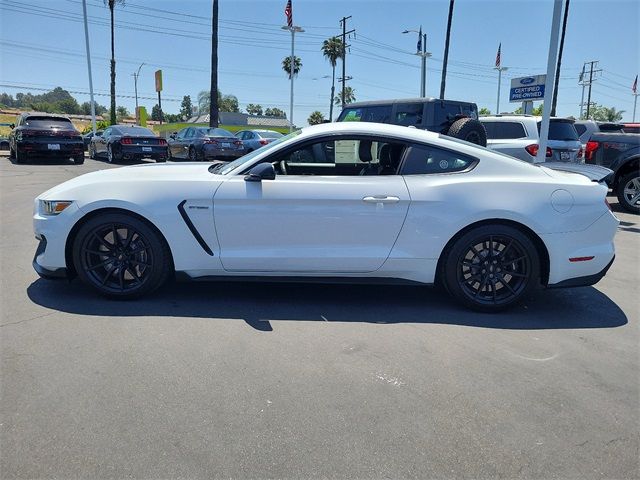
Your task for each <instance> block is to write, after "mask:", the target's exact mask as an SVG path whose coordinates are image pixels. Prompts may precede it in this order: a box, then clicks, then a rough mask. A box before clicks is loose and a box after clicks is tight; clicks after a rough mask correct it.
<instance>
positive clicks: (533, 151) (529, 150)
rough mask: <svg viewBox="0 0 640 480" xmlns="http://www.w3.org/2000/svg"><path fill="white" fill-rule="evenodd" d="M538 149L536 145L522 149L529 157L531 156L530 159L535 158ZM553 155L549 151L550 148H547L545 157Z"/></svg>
mask: <svg viewBox="0 0 640 480" xmlns="http://www.w3.org/2000/svg"><path fill="white" fill-rule="evenodd" d="M539 148H540V146H539V145H538V144H537V143H532V144H531V145H527V146H526V147H524V149H525V150H526V151H527V153H528V154H529V155H531V156H532V157H535V156H536V155H538V149H539ZM552 155H553V152H552V151H551V148H549V147H547V154H546V156H547V157H551V156H552Z"/></svg>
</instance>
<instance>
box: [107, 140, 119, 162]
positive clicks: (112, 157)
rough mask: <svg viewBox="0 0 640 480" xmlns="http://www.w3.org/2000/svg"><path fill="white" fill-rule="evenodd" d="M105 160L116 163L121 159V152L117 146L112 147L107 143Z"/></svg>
mask: <svg viewBox="0 0 640 480" xmlns="http://www.w3.org/2000/svg"><path fill="white" fill-rule="evenodd" d="M114 150H115V151H114ZM107 160H108V161H109V163H118V162H119V161H120V160H122V152H120V151H119V150H118V149H117V147H116V148H114V147H113V145H112V144H109V145H107Z"/></svg>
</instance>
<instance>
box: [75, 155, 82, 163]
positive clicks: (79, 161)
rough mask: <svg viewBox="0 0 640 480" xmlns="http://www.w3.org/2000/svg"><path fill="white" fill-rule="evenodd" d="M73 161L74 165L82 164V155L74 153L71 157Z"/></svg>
mask: <svg viewBox="0 0 640 480" xmlns="http://www.w3.org/2000/svg"><path fill="white" fill-rule="evenodd" d="M73 163H75V164H76V165H82V164H83V163H84V155H76V156H75V157H73Z"/></svg>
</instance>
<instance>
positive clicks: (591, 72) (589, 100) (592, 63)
mask: <svg viewBox="0 0 640 480" xmlns="http://www.w3.org/2000/svg"><path fill="white" fill-rule="evenodd" d="M587 63H588V64H589V83H588V85H589V92H588V94H587V120H588V119H589V112H590V109H591V85H592V84H593V82H594V80H595V79H594V78H593V74H594V73H599V72H601V71H602V69H601V68H598V69H596V70H594V69H593V67H594V66H596V67H597V66H598V61H597V60H595V61H591V62H586V63H585V64H587Z"/></svg>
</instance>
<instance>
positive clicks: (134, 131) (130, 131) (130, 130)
mask: <svg viewBox="0 0 640 480" xmlns="http://www.w3.org/2000/svg"><path fill="white" fill-rule="evenodd" d="M114 130H116V129H115V128H114ZM117 131H118V132H120V133H121V134H122V135H138V136H140V135H144V136H151V137H155V136H156V134H155V133H153V132H152V131H151V130H149V129H147V128H142V127H118V128H117Z"/></svg>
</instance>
